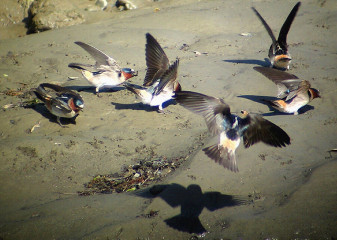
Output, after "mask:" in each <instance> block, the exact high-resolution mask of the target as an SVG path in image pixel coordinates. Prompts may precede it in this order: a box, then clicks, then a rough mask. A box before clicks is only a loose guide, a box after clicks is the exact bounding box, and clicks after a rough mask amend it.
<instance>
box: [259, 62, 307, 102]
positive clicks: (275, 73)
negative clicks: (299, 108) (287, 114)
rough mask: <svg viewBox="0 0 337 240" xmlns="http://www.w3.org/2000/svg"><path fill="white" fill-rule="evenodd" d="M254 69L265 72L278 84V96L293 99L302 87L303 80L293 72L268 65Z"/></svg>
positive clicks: (266, 75) (265, 74) (264, 73)
mask: <svg viewBox="0 0 337 240" xmlns="http://www.w3.org/2000/svg"><path fill="white" fill-rule="evenodd" d="M254 70H256V71H258V72H259V73H261V74H263V75H264V76H265V77H267V78H268V79H270V80H272V81H273V82H274V83H275V84H276V86H277V97H278V98H285V97H287V99H286V100H288V99H291V98H293V97H294V96H295V95H296V93H297V90H298V89H299V88H300V87H301V82H302V80H300V79H298V77H297V76H295V75H293V74H290V73H287V72H284V71H280V70H277V69H275V68H267V67H254Z"/></svg>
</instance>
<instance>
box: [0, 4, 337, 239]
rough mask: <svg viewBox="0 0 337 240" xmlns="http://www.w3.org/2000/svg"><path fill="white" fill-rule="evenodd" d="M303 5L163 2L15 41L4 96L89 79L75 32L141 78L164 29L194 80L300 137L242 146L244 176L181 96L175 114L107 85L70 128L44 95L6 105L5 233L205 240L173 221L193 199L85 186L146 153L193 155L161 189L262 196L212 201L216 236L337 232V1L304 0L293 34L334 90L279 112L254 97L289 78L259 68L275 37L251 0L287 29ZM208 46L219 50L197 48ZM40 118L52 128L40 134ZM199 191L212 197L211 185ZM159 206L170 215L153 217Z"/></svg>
mask: <svg viewBox="0 0 337 240" xmlns="http://www.w3.org/2000/svg"><path fill="white" fill-rule="evenodd" d="M295 3H296V2H295V1H285V2H279V1H254V2H253V3H250V4H248V3H247V2H246V1H234V0H233V1H232V0H230V1H220V0H215V1H199V2H196V1H192V0H184V1H179V2H176V1H160V2H156V3H153V5H147V6H145V7H143V8H140V9H137V10H135V11H127V12H120V13H117V14H119V17H116V16H114V17H113V18H112V19H109V18H107V19H106V20H101V21H100V22H96V23H90V24H89V23H88V24H82V25H78V26H72V27H68V28H63V29H59V30H54V31H47V32H43V33H39V34H34V35H28V36H25V37H21V38H15V39H9V40H1V42H0V56H1V65H0V70H1V72H0V73H1V74H0V81H1V82H0V92H1V93H2V94H1V95H0V105H1V106H4V105H6V104H10V103H18V102H20V98H19V97H17V96H8V95H6V94H4V93H5V92H6V91H7V90H9V89H14V90H17V89H19V88H22V91H27V90H29V89H30V88H32V87H36V86H38V84H40V83H42V82H50V83H57V84H61V85H62V86H67V87H69V88H72V89H79V88H81V87H86V86H89V85H88V83H87V82H86V80H85V79H83V78H82V77H81V76H80V74H79V73H77V72H75V71H73V70H72V69H70V68H68V67H67V65H68V63H70V62H86V63H93V60H92V59H91V58H90V57H89V56H88V54H86V53H85V52H84V51H83V49H81V48H79V47H78V46H77V45H76V44H74V43H73V42H75V41H83V42H86V43H89V44H91V45H93V46H96V47H97V48H99V49H100V50H102V51H104V52H105V53H107V54H109V55H110V56H112V57H113V58H115V59H116V60H117V61H118V63H119V64H120V65H121V66H125V67H132V68H134V69H135V70H138V71H139V76H138V77H135V78H133V79H132V80H131V82H132V83H135V84H141V83H142V81H143V77H144V75H145V70H146V65H145V56H144V49H145V33H147V32H150V33H151V34H152V35H153V36H154V37H155V38H156V39H157V40H158V41H159V43H160V44H161V46H163V47H164V50H165V52H166V54H167V56H168V57H169V59H170V60H171V61H174V60H175V58H176V57H179V58H180V66H179V70H178V71H179V81H180V82H181V84H182V88H183V89H184V90H191V91H197V92H201V93H204V94H208V95H212V96H216V97H221V98H223V99H224V100H225V101H226V103H228V104H229V105H230V106H231V110H232V111H234V112H238V111H240V110H241V109H245V110H247V111H249V112H253V113H260V114H263V115H264V116H265V118H266V119H268V120H270V121H272V122H274V123H275V124H277V125H279V126H280V127H282V128H283V129H284V130H285V131H286V132H287V133H288V134H289V135H290V137H291V145H290V146H288V147H286V148H282V149H276V148H272V147H268V146H266V145H264V144H261V143H260V144H256V145H254V146H252V147H250V148H249V149H244V147H242V146H240V147H239V148H238V150H237V159H238V166H239V170H240V171H239V173H232V172H230V171H228V170H225V169H223V168H222V167H220V166H219V165H217V164H215V163H214V162H213V161H212V160H210V159H209V158H207V156H206V155H204V153H203V152H202V151H201V148H202V147H205V146H209V145H211V144H214V143H215V142H216V138H212V137H211V136H210V135H209V134H208V133H207V129H206V125H205V123H204V120H203V119H202V118H201V117H200V116H197V115H194V114H193V113H191V112H189V111H187V110H185V109H184V108H183V107H181V106H179V105H175V104H170V105H169V106H168V107H167V108H166V109H167V110H169V111H170V112H171V113H170V114H158V113H157V112H156V111H153V110H152V109H150V108H148V107H145V106H143V105H142V104H141V103H139V101H138V100H137V99H135V97H134V95H133V94H132V93H130V92H128V91H127V90H125V89H123V88H119V89H117V91H105V92H103V93H102V94H101V95H102V98H97V97H96V96H95V95H94V94H93V88H89V89H87V90H84V91H82V92H81V95H82V97H83V98H84V101H85V108H84V111H83V112H81V114H80V115H79V116H78V117H77V119H76V125H75V124H72V123H70V122H67V121H65V124H66V125H67V126H68V128H61V127H60V126H59V125H58V124H57V123H56V119H55V118H54V117H53V116H51V115H50V114H49V113H48V112H47V110H46V109H45V108H44V106H43V105H38V106H36V107H35V108H20V107H18V108H10V109H6V110H2V113H1V115H0V134H1V135H0V136H1V138H0V146H1V158H0V159H1V160H0V161H1V162H0V163H1V168H0V179H1V183H2V184H1V187H0V196H1V197H0V212H1V218H0V219H1V220H0V221H1V222H0V238H2V239H164V238H165V239H191V237H192V236H195V235H196V234H191V233H188V232H184V231H179V230H177V229H175V228H172V227H170V226H168V224H166V222H165V220H166V221H167V220H168V219H170V218H172V217H174V216H176V215H179V214H180V211H181V209H180V207H179V204H178V205H176V206H175V207H171V206H170V204H168V203H167V202H166V201H165V200H164V199H163V198H162V197H160V196H161V195H159V196H158V197H156V198H148V197H146V196H145V197H142V196H144V195H143V193H144V192H143V191H145V190H142V189H141V190H140V191H139V190H138V191H135V192H129V193H121V194H107V195H104V194H102V195H94V196H86V197H83V196H82V197H81V196H78V195H77V191H82V190H83V189H84V186H83V185H84V184H85V183H87V182H88V181H90V179H91V178H92V177H93V176H95V175H97V174H113V173H116V172H117V173H118V172H120V171H121V169H123V168H125V167H126V166H129V165H132V164H136V163H138V162H139V161H140V160H144V159H156V158H166V159H185V158H186V160H185V161H183V162H182V163H181V166H180V167H179V168H178V169H177V170H176V171H174V172H172V174H170V175H169V176H167V177H165V178H163V179H162V181H160V182H156V183H152V184H151V185H149V186H148V188H149V187H151V186H153V185H158V184H160V185H162V184H168V185H169V187H168V189H171V193H170V195H173V196H174V195H175V194H176V195H177V199H178V198H181V191H177V189H180V190H182V189H186V188H187V187H188V186H190V185H191V184H192V186H198V187H200V189H201V191H202V192H203V193H205V192H220V193H221V194H228V195H236V196H242V197H245V198H248V196H250V197H249V199H254V201H253V203H251V204H247V205H242V206H234V207H218V209H216V210H215V209H214V208H216V205H215V204H214V205H213V207H209V208H207V207H205V208H204V209H203V210H202V212H201V213H200V214H197V216H198V218H199V220H200V223H201V224H202V225H203V227H204V228H205V229H206V230H207V231H208V233H207V234H206V236H205V239H336V238H337V228H336V226H335V223H336V220H337V216H336V210H337V209H336V208H337V207H336V206H337V205H336V202H337V201H336V200H337V192H336V179H337V177H336V172H337V171H336V170H337V164H336V161H335V160H336V159H337V156H336V153H334V152H331V153H330V152H328V151H329V150H331V149H334V148H336V147H337V146H336V143H337V141H336V134H337V128H336V123H337V117H336V111H337V105H336V102H337V95H336V89H337V88H336V83H337V79H336V74H337V70H336V66H335V65H336V60H337V44H336V38H337V34H336V33H337V29H336V25H335V22H336V20H337V14H336V13H337V6H336V5H335V4H334V3H333V1H325V2H324V1H308V2H303V3H302V6H301V8H300V10H299V13H298V15H297V18H296V19H295V21H294V23H293V25H292V28H291V29H290V33H289V35H288V43H289V44H290V51H291V54H292V57H293V63H292V65H291V69H290V72H291V73H293V74H295V75H297V76H298V77H300V78H303V79H307V80H309V81H310V82H311V84H312V86H313V87H315V88H317V89H319V90H320V92H321V95H322V98H321V99H315V100H314V101H312V102H311V103H310V104H309V106H307V107H306V108H305V109H304V113H302V114H300V115H298V116H293V115H284V114H278V113H275V112H271V111H270V110H269V108H268V107H267V106H266V105H263V104H261V103H258V102H256V101H253V100H254V99H255V100H256V99H260V97H261V96H262V97H261V98H266V97H274V96H275V94H276V87H275V85H274V84H273V83H272V82H271V81H269V80H268V79H266V78H265V77H263V76H262V75H261V74H259V73H258V72H256V71H254V70H253V67H254V66H258V65H266V62H265V58H266V57H267V54H268V49H269V46H270V44H271V40H270V38H269V36H268V34H267V32H266V31H265V29H264V28H263V26H262V25H261V23H260V22H259V20H258V19H257V18H256V16H255V15H254V13H253V12H252V10H251V9H250V7H251V6H255V7H256V8H257V9H258V10H259V11H260V13H261V14H262V15H263V16H264V17H265V18H266V20H267V22H268V23H269V24H270V26H271V27H272V29H273V30H274V31H275V33H276V34H278V31H279V28H280V27H281V25H282V24H283V21H284V19H285V18H286V16H287V15H288V13H289V11H290V10H291V8H292V7H293V6H294V5H295ZM155 8H159V9H160V11H157V12H155V11H154V9H155ZM271 9H277V12H275V13H272V12H270V10H271ZM275 15H276V16H277V17H273V16H275ZM241 33H250V34H251V35H248V36H247V35H245V34H244V36H242V35H241ZM194 51H198V52H200V53H207V54H201V55H200V56H196V54H195V53H194ZM237 62H239V63H237ZM68 77H78V79H75V80H71V81H69V80H68ZM27 99H29V96H27V98H24V99H23V101H25V100H27ZM252 99H253V100H252ZM37 123H40V127H39V128H35V130H34V131H33V132H30V129H31V128H32V127H33V126H34V125H35V124H37ZM172 184H174V185H172ZM175 191H177V192H175ZM196 196H197V197H195V200H196V203H195V204H198V201H197V200H198V199H199V198H200V195H196ZM185 198H187V197H185ZM193 199H194V198H192V200H191V201H192V203H194V202H193ZM199 207H200V206H199ZM211 210H212V211H211ZM151 211H155V212H156V211H158V214H157V215H155V216H153V217H150V218H148V217H144V216H145V215H146V214H148V213H150V212H151Z"/></svg>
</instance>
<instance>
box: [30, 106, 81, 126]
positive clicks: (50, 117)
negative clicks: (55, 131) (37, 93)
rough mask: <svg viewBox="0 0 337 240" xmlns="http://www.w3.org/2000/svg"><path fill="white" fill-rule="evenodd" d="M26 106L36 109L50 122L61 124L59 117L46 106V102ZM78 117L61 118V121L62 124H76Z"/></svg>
mask: <svg viewBox="0 0 337 240" xmlns="http://www.w3.org/2000/svg"><path fill="white" fill-rule="evenodd" d="M25 108H31V109H33V110H34V111H36V112H38V113H39V114H41V115H42V116H43V117H45V118H47V119H48V120H49V122H52V123H56V124H59V123H58V122H57V117H56V116H54V115H53V114H51V113H50V112H49V111H48V109H47V108H46V107H45V105H44V103H38V104H34V105H33V106H28V107H25ZM76 117H77V116H75V117H73V118H61V120H60V121H61V123H62V125H68V124H75V125H76V121H75V120H76Z"/></svg>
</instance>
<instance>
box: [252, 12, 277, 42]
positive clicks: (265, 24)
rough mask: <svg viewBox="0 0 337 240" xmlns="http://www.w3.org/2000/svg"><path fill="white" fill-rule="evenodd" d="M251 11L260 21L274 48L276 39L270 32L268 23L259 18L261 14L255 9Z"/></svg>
mask: <svg viewBox="0 0 337 240" xmlns="http://www.w3.org/2000/svg"><path fill="white" fill-rule="evenodd" d="M252 9H253V11H254V12H255V14H256V16H257V17H258V18H259V19H260V21H261V22H262V24H263V26H264V28H265V29H266V30H267V32H268V34H269V36H270V38H271V40H272V41H273V46H274V47H275V46H276V38H275V36H274V34H273V31H272V30H271V28H270V27H269V25H268V23H267V22H266V21H265V20H264V18H263V17H262V16H261V14H260V13H259V12H258V11H257V10H256V8H254V7H252Z"/></svg>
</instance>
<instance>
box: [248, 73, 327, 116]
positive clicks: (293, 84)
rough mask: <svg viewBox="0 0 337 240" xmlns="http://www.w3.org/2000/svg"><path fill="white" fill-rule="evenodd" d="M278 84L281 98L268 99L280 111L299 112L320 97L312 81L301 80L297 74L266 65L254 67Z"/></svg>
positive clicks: (295, 113) (278, 93)
mask: <svg viewBox="0 0 337 240" xmlns="http://www.w3.org/2000/svg"><path fill="white" fill-rule="evenodd" d="M254 69H255V70H256V71H258V72H260V73H262V74H263V75H264V76H265V77H267V78H269V79H270V80H272V81H273V82H274V83H275V84H276V86H277V97H278V98H280V100H275V101H266V102H267V103H268V104H269V105H270V106H271V107H273V108H275V109H277V110H278V111H280V112H285V113H293V114H294V115H297V114H298V110H299V109H300V108H301V107H303V106H305V105H307V104H308V103H309V102H310V101H312V100H313V99H315V98H320V97H321V95H320V93H319V91H318V90H317V89H315V88H311V85H310V82H309V81H307V80H300V79H298V77H297V76H295V75H293V74H290V73H287V72H283V71H279V70H277V69H272V68H266V67H254Z"/></svg>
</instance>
